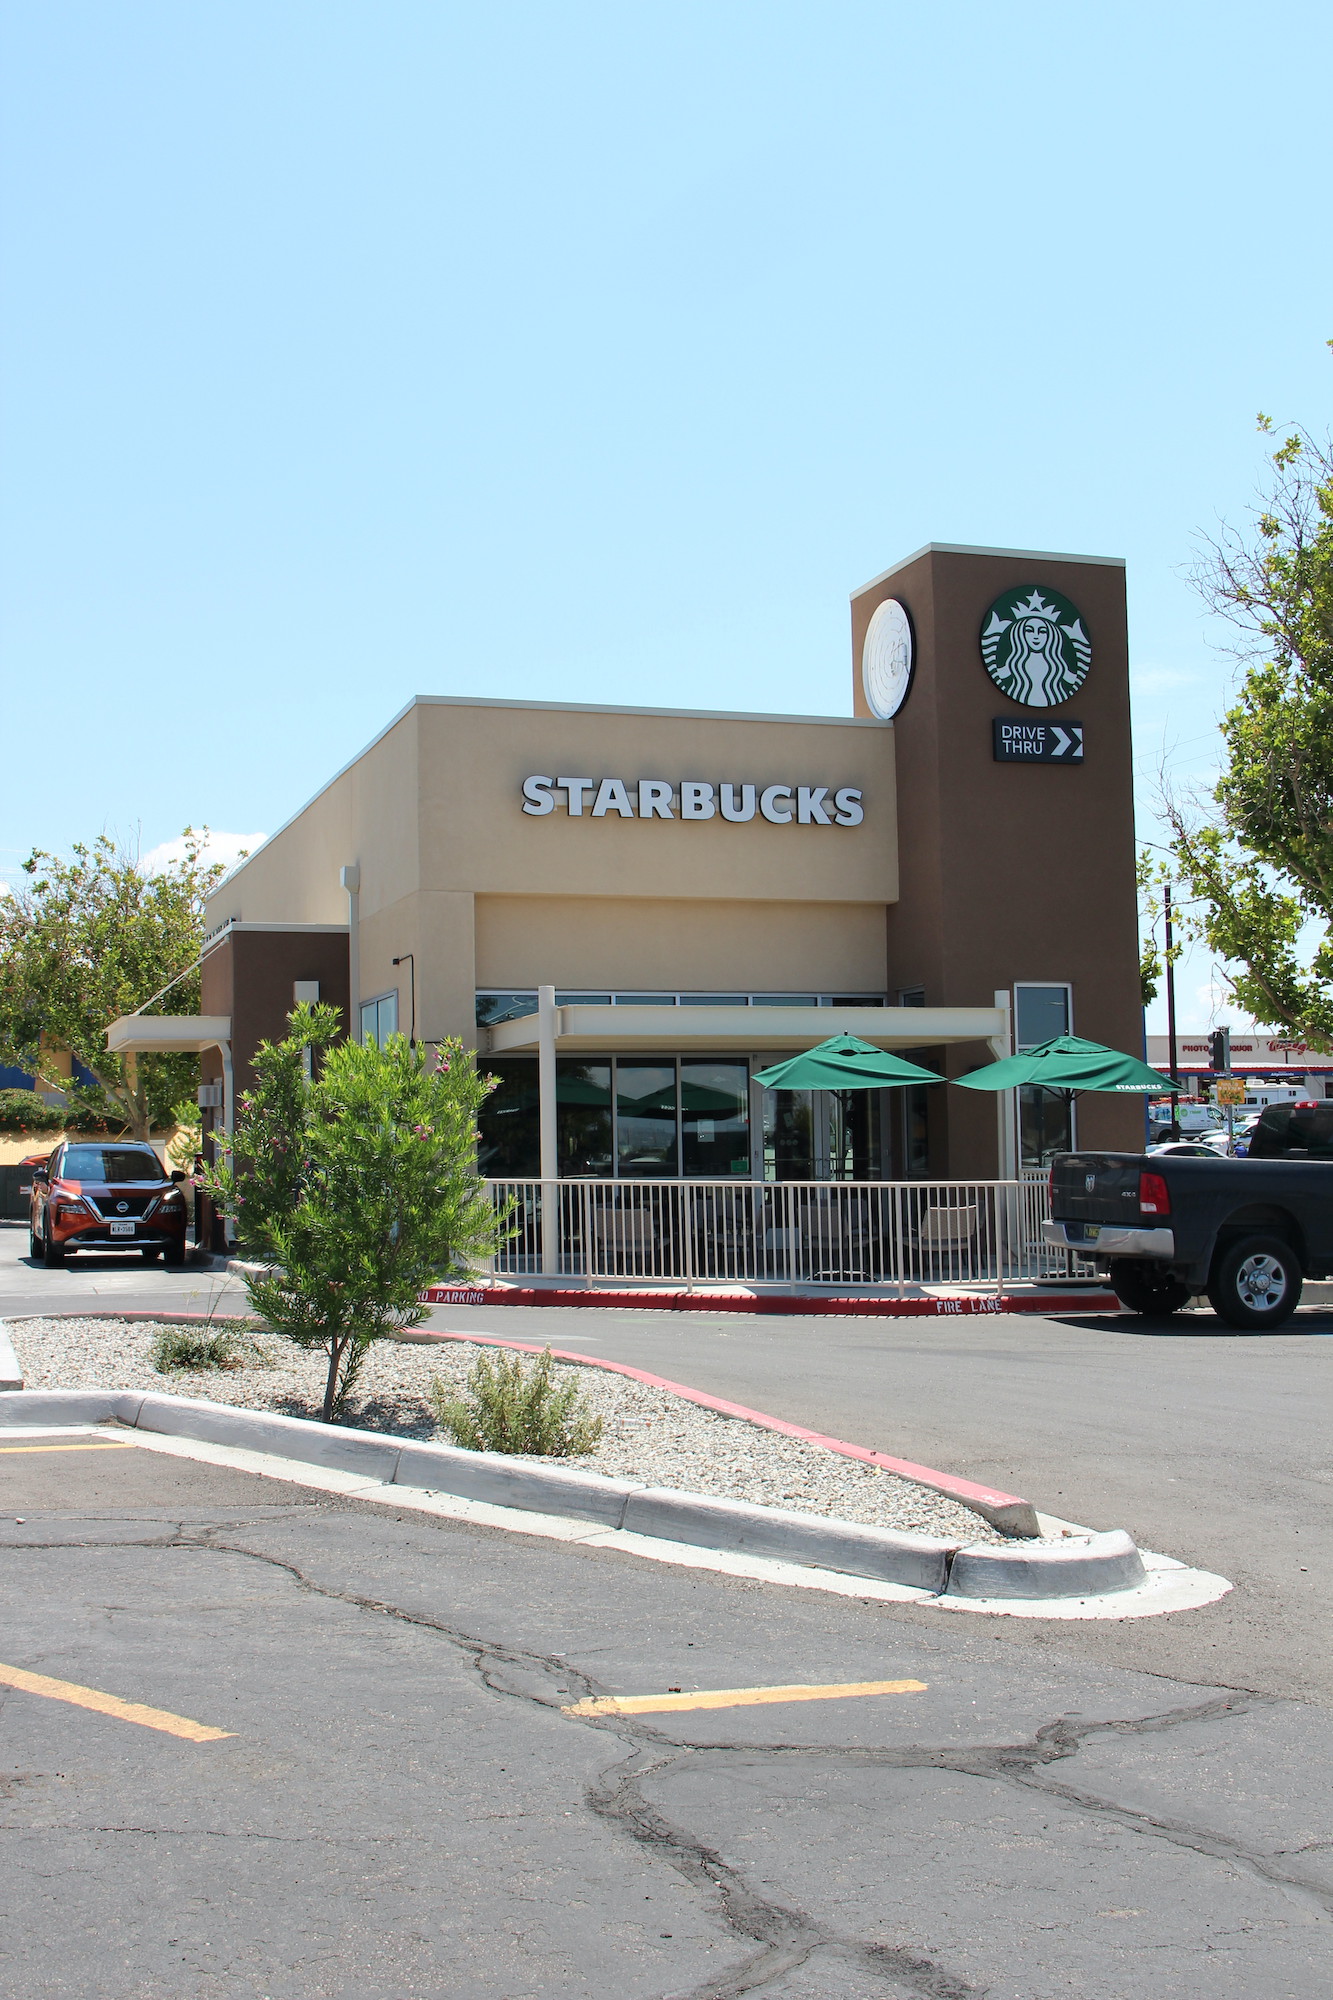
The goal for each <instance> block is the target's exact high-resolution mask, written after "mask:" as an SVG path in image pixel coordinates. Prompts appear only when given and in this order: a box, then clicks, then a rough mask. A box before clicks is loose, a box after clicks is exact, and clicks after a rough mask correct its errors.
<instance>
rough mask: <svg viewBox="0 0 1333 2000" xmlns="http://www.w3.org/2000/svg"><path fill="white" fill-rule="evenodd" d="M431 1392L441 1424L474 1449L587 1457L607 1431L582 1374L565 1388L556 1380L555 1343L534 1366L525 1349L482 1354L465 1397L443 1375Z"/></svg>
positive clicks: (559, 1456)
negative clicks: (587, 1398) (586, 1401)
mask: <svg viewBox="0 0 1333 2000" xmlns="http://www.w3.org/2000/svg"><path fill="white" fill-rule="evenodd" d="M429 1394H430V1401H431V1408H432V1409H433V1410H434V1412H435V1418H436V1421H437V1423H438V1424H439V1426H440V1428H441V1430H445V1431H448V1432H449V1434H450V1436H451V1437H452V1438H453V1439H454V1441H455V1443H456V1444H461V1445H463V1446H465V1447H466V1448H467V1450H468V1451H510V1452H528V1453H531V1454H532V1455H533V1456H535V1457H538V1458H581V1457H582V1456H583V1454H584V1453H585V1452H589V1451H591V1450H592V1449H593V1447H594V1446H595V1445H596V1443H597V1440H598V1439H599V1438H600V1437H601V1435H602V1419H601V1418H600V1417H598V1416H594V1415H593V1414H592V1413H591V1412H590V1411H588V1410H587V1409H586V1407H584V1406H583V1393H582V1391H581V1390H580V1388H579V1385H578V1382H577V1380H576V1379H573V1378H571V1380H570V1381H568V1382H567V1383H566V1384H565V1386H564V1388H563V1389H557V1388H556V1387H555V1385H554V1384H553V1382H552V1381H551V1350H550V1348H549V1347H548V1348H547V1349H546V1351H545V1353H544V1354H542V1355H541V1356H540V1358H539V1359H538V1361H537V1363H536V1365H535V1366H534V1367H533V1368H532V1370H531V1371H530V1372H529V1371H527V1370H525V1369H524V1366H523V1360H522V1357H521V1356H520V1355H517V1354H515V1355H512V1356H511V1355H507V1354H497V1355H496V1356H495V1358H494V1360H492V1359H491V1357H490V1356H489V1355H486V1354H482V1355H479V1356H478V1358H477V1361H476V1363H475V1365H474V1367H473V1369H472V1372H471V1374H470V1375H469V1376H468V1378H467V1395H466V1396H465V1397H462V1396H454V1395H451V1394H450V1392H449V1391H448V1390H447V1389H446V1388H445V1386H444V1384H443V1382H441V1380H440V1378H439V1376H438V1375H436V1376H434V1377H433V1378H432V1381H431V1385H430V1391H429Z"/></svg>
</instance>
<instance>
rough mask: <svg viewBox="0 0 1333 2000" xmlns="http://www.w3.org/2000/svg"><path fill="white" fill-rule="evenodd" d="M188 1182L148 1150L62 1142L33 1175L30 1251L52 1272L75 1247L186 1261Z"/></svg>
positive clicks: (117, 1144)
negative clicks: (185, 1185) (184, 1190)
mask: <svg viewBox="0 0 1333 2000" xmlns="http://www.w3.org/2000/svg"><path fill="white" fill-rule="evenodd" d="M184 1178H185V1176H184V1174H182V1173H179V1172H176V1173H171V1174H169V1173H168V1172H167V1170H166V1168H165V1167H164V1166H163V1164H162V1162H161V1160H160V1159H159V1158H158V1156H157V1154H156V1153H155V1152H154V1151H153V1149H152V1147H151V1146H148V1145H140V1144H136V1143H134V1142H133V1141H129V1140H123V1139H121V1140H115V1141H113V1142H106V1141H102V1140H97V1141H87V1140H82V1139H66V1140H62V1142H61V1143H60V1145H58V1146H57V1147H56V1149H55V1151H54V1152H53V1153H52V1154H51V1155H50V1157H49V1159H48V1160H47V1161H46V1162H45V1164H43V1165H35V1166H34V1167H33V1170H32V1197H31V1205H30V1209H29V1222H28V1228H29V1248H30V1250H31V1253H32V1255H33V1256H34V1257H39V1258H40V1259H41V1261H42V1263H43V1264H45V1265H46V1267H47V1269H48V1270H49V1269H51V1267H52V1266H54V1265H57V1264H63V1263H64V1261H65V1259H66V1257H68V1256H69V1255H70V1254H71V1253H72V1252H73V1251H75V1250H137V1251H138V1252H139V1254H140V1255H141V1256H142V1258H143V1260H144V1262H145V1263H148V1264H151V1263H153V1262H155V1261H156V1259H157V1258H159V1257H160V1258H161V1259H162V1261H163V1262H164V1263H166V1264H183V1263H184V1262H185V1196H184V1194H183V1193H182V1192H181V1188H180V1185H179V1183H180V1182H181V1181H183V1180H184Z"/></svg>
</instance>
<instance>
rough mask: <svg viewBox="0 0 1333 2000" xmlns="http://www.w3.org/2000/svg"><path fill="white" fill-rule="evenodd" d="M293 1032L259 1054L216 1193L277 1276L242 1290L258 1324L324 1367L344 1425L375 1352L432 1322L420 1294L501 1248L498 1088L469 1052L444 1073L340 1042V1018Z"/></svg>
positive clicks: (459, 1048)
mask: <svg viewBox="0 0 1333 2000" xmlns="http://www.w3.org/2000/svg"><path fill="white" fill-rule="evenodd" d="M289 1026H290V1032H289V1033H288V1035H287V1037H286V1038H285V1040H283V1041H281V1042H276V1043H273V1042H265V1043H264V1044H262V1045H261V1047H260V1048H259V1050H258V1051H257V1053H256V1055H255V1071H256V1076H257V1082H256V1085H255V1088H254V1089H253V1090H251V1091H246V1092H245V1093H243V1095H242V1097H241V1099H240V1103H239V1106H238V1116H237V1121H236V1130H235V1132H234V1134H233V1136H232V1147H233V1151H232V1158H231V1162H230V1164H228V1165H225V1166H223V1167H222V1168H220V1169H218V1168H215V1169H213V1170H211V1171H210V1172H209V1173H208V1174H207V1175H206V1177H205V1179H206V1185H207V1187H208V1191H209V1192H210V1194H212V1196H213V1198H214V1199H215V1200H216V1201H217V1202H218V1203H219V1205H220V1206H221V1207H222V1208H223V1209H224V1210H225V1211H226V1212H227V1213H229V1214H231V1215H233V1216H234V1217H235V1218H236V1227H237V1232H238V1234H239V1237H240V1240H241V1242H242V1244H243V1246H244V1247H245V1248H246V1249H247V1250H248V1251H250V1252H252V1253H253V1254H255V1255H257V1256H258V1257H259V1258H262V1259H263V1260H264V1261H265V1263H266V1264H267V1265H268V1267H269V1268H267V1269H266V1270H264V1271H263V1272H262V1273H260V1274H258V1275H252V1276H250V1277H248V1278H247V1279H246V1290H247V1291H248V1293H249V1296H250V1303H251V1305H252V1307H253V1308H254V1310H255V1311H256V1312H257V1313H259V1314H260V1315H261V1316H262V1318H263V1319H264V1320H265V1321H266V1322H267V1323H268V1325H269V1326H270V1327H272V1328H273V1330H274V1331H275V1332H277V1333H282V1334H285V1335H286V1336H287V1338H288V1339H289V1340H293V1341H295V1343H296V1344H297V1346H298V1347H303V1348H307V1349H319V1350H322V1351H323V1352H324V1353H325V1354H327V1356H328V1372H327V1376H326V1379H325V1385H324V1404H323V1412H322V1414H323V1418H324V1422H325V1423H336V1422H338V1421H339V1420H340V1418H341V1417H342V1415H343V1413H344V1411H345V1409H346V1406H347V1399H348V1397H349V1395H350V1394H351V1391H352V1389H353V1388H354V1386H355V1384H356V1380H357V1377H358V1375H359V1374H360V1372H361V1369H362V1366H363V1365H364V1362H365V1359H366V1355H367V1353H368V1352H369V1349H370V1347H371V1346H372V1344H373V1343H374V1342H375V1341H377V1340H382V1339H383V1338H384V1337H385V1336H386V1335H387V1334H393V1333H397V1332H399V1331H401V1330H402V1329H403V1328H404V1327H409V1326H416V1325H418V1324H419V1323H420V1321H421V1320H422V1319H424V1318H425V1316H426V1313H427V1312H428V1310H429V1308H428V1307H427V1306H424V1305H423V1304H422V1303H421V1292H422V1289H423V1287H424V1286H426V1285H427V1284H429V1283H430V1282H431V1280H432V1279H434V1278H437V1277H441V1276H445V1275H448V1274H450V1273H453V1272H456V1271H458V1270H460V1269H461V1268H463V1267H464V1265H465V1263H466V1262H467V1261H468V1260H470V1259H475V1258H476V1257H477V1256H484V1255H486V1254H488V1253H489V1252H490V1251H491V1250H492V1249H494V1247H495V1244H496V1241H497V1238H498V1224H497V1218H496V1215H495V1213H494V1210H493V1208H492V1205H491V1201H490V1199H489V1197H488V1195H487V1193H486V1190H485V1185H484V1183H483V1181H482V1179H481V1176H480V1175H479V1174H478V1173H477V1171H476V1141H477V1112H478V1110H479V1108H480V1106H481V1103H482V1100H483V1099H484V1098H485V1097H486V1095H487V1094H488V1092H489V1091H490V1090H491V1089H492V1088H493V1079H492V1078H490V1077H481V1076H478V1074H477V1071H476V1065H475V1062H474V1060H473V1057H472V1055H471V1054H470V1053H469V1052H468V1051H467V1050H465V1049H464V1047H463V1045H462V1043H461V1042H460V1041H457V1040H452V1041H448V1042H445V1043H442V1044H441V1046H440V1051H439V1067H438V1069H436V1070H435V1071H433V1072H432V1071H428V1069H427V1067H426V1058H425V1054H424V1052H423V1051H422V1050H420V1049H414V1048H413V1047H412V1046H411V1045H410V1044H409V1042H408V1040H407V1038H406V1036H404V1035H394V1036H392V1037H391V1038H390V1040H389V1042H388V1043H387V1045H386V1046H385V1047H384V1048H382V1049H381V1048H377V1047H376V1046H375V1045H374V1043H366V1044H364V1045H361V1044H358V1043H356V1042H350V1041H341V1042H340V1041H338V1040H337V1039H336V1037H337V1035H338V1031H339V1029H338V1012H337V1009H336V1008H333V1007H327V1006H316V1007H305V1006H302V1007H298V1008H296V1009H295V1011H294V1012H293V1013H292V1015H291V1017H290V1024H289ZM307 1050H309V1051H311V1052H312V1055H313V1060H312V1061H311V1063H310V1068H311V1070H312V1072H313V1074H312V1075H311V1076H307V1075H306V1069H307V1062H306V1052H307Z"/></svg>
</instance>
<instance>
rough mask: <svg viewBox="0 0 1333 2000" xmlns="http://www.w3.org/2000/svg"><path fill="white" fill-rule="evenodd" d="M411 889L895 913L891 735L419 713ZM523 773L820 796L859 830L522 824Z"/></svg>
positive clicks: (564, 818)
mask: <svg viewBox="0 0 1333 2000" xmlns="http://www.w3.org/2000/svg"><path fill="white" fill-rule="evenodd" d="M414 714H415V716H416V719H417V726H418V728H419V730H420V748H419V755H420V778H419V784H420V806H421V880H422V887H423V888H429V889H453V890H468V891H471V892H472V893H474V894H476V895H515V896H539V895H547V896H571V895H574V896H635V897H639V896H652V897H658V896H666V897H671V898H679V897H682V896H691V897H692V896H701V897H723V898H726V899H733V898H740V899H742V900H754V899H764V900H767V899H770V898H772V899H776V900H780V901H783V902H804V901H811V902H823V901H826V900H829V899H837V900H840V901H843V902H859V901H865V902H876V903H879V904H881V905H883V904H884V903H886V902H892V901H893V900H894V898H895V897H896V895H897V893H898V887H897V818H896V804H895V789H894V763H893V731H892V729H891V728H889V727H887V726H886V725H884V724H881V723H864V722H862V723H857V722H852V721H848V722H820V721H810V720H801V719H800V718H796V717H793V718H792V719H791V720H789V721H788V720H782V721H768V720H763V719H752V718H748V717H747V718H745V719H743V720H733V719H730V718H728V717H725V716H711V715H703V716H700V715H658V714H654V713H653V712H652V711H649V710H639V711H634V710H629V711H615V710H587V709H563V708H557V707H551V708H547V709H541V708H520V707H516V706H510V705H506V704H498V703H497V704H495V705H493V706H485V705H481V704H478V705H476V706H473V705H470V704H459V703H453V702H432V701H423V702H420V703H418V705H417V707H416V708H415V710H414ZM533 773H541V774H544V775H547V776H550V777H559V776H562V775H567V776H571V777H587V778H593V779H601V778H605V777H616V778H621V779H623V780H625V782H626V783H627V784H628V785H629V786H630V788H631V792H632V791H633V787H634V785H635V784H636V783H637V781H638V780H639V779H640V778H663V779H669V780H672V781H676V780H679V779H682V778H689V779H703V780H705V781H708V782H711V783H713V784H718V783H721V782H723V781H728V782H731V783H732V784H741V783H751V784H755V785H757V786H759V787H760V788H762V787H763V786H765V785H771V784H790V785H795V784H797V783H801V784H807V785H827V786H828V788H829V792H830V796H831V795H832V793H833V792H834V791H835V790H837V789H838V788H839V787H842V786H853V787H856V788H857V789H859V790H860V791H861V792H862V793H863V799H864V808H865V819H864V822H863V823H862V824H861V825H860V826H857V827H839V826H799V825H795V824H793V825H790V826H773V825H770V824H769V823H768V822H767V821H766V820H763V819H761V818H759V817H758V816H756V818H755V819H753V820H751V821H749V822H748V823H746V824H744V825H733V824H729V823H728V822H727V821H725V820H723V819H722V818H721V817H716V818H713V819H711V820H696V821H684V820H680V819H676V820H673V821H670V822H668V821H665V820H660V819H651V820H639V819H633V820H625V819H621V818H619V817H617V816H616V815H614V814H612V815H608V816H607V817H605V818H600V819H594V818H592V816H591V813H590V810H589V808H590V807H591V804H592V800H591V798H589V799H588V800H587V801H585V807H584V812H583V815H582V816H581V817H579V818H574V817H571V816H569V815H568V814H567V813H566V812H565V810H564V800H563V798H561V799H560V800H559V803H558V805H557V809H556V810H555V811H554V812H552V813H549V814H546V815H544V816H540V817H538V816H534V815H531V814H527V813H524V811H523V810H522V804H523V801H522V790H521V788H522V784H523V780H524V778H526V777H528V776H530V775H531V774H533Z"/></svg>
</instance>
